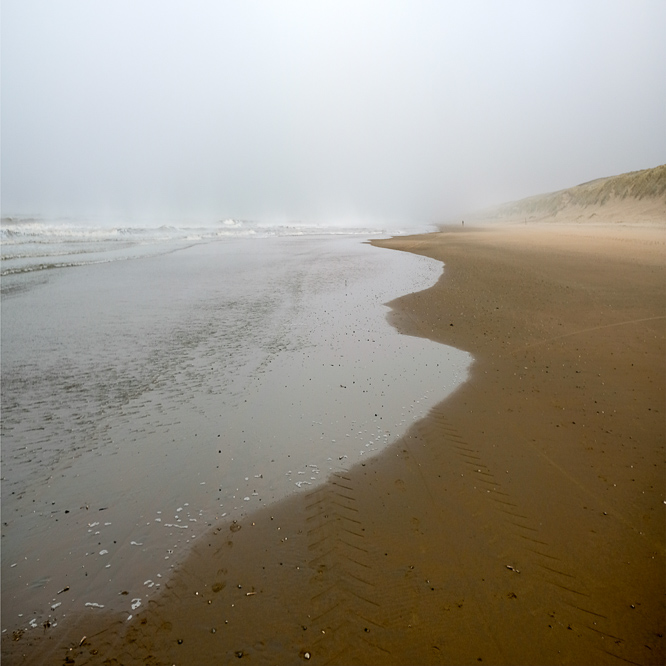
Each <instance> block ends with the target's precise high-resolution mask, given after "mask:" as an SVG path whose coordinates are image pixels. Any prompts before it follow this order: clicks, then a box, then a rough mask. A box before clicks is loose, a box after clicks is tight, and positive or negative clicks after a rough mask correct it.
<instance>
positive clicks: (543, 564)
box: [416, 408, 635, 663]
mask: <svg viewBox="0 0 666 666" xmlns="http://www.w3.org/2000/svg"><path fill="white" fill-rule="evenodd" d="M416 430H417V433H418V437H419V438H420V439H422V440H425V441H426V442H427V443H428V446H431V445H432V446H435V447H438V450H439V451H441V452H442V453H441V454H442V455H443V456H445V457H446V458H447V462H448V463H449V466H450V467H457V471H456V472H455V476H456V477H457V478H458V479H460V480H461V481H462V484H463V486H464V488H465V489H466V492H470V491H471V492H472V493H473V494H474V495H476V497H477V500H481V498H483V500H485V501H487V502H488V503H489V504H490V506H491V507H492V510H493V512H494V513H495V515H496V516H497V518H498V519H499V520H500V521H501V522H502V523H503V524H504V526H505V527H506V533H507V534H509V535H510V537H511V538H512V544H511V545H513V546H516V547H517V548H516V550H517V552H518V553H521V555H519V558H520V561H521V564H520V566H519V568H516V567H515V566H514V565H513V564H506V567H507V569H510V570H512V571H514V572H515V573H523V575H525V574H528V575H530V576H535V577H537V578H538V579H539V580H541V581H542V583H544V584H546V585H547V586H549V587H550V588H551V590H552V591H554V592H555V593H556V595H557V598H559V601H560V603H561V608H560V611H558V613H555V612H553V613H549V615H550V616H551V618H552V619H554V620H555V621H556V622H558V623H559V624H562V625H563V626H566V627H567V628H568V629H572V625H573V626H575V627H576V630H577V631H578V632H579V634H580V633H583V634H585V637H586V639H587V640H588V641H589V642H590V643H592V644H594V646H595V647H596V649H598V650H599V651H600V652H603V653H604V654H605V655H608V656H610V657H613V658H614V659H617V660H618V661H621V662H624V663H634V662H632V661H630V660H628V659H626V658H624V657H623V656H622V652H623V646H627V642H628V641H627V638H626V637H625V636H621V635H620V636H618V635H616V634H615V633H613V631H612V630H611V626H614V625H612V624H611V620H610V618H609V616H608V615H607V613H608V610H607V609H606V608H604V607H603V606H602V605H601V603H600V602H599V601H597V600H596V599H595V594H594V592H593V591H592V590H591V589H590V586H589V585H587V584H586V583H585V581H583V580H581V579H580V577H579V576H578V575H576V572H575V571H574V570H573V569H572V568H571V565H570V564H568V563H567V561H566V559H567V558H566V555H564V554H563V552H566V551H565V549H566V544H564V543H561V544H552V543H550V542H549V541H548V540H547V539H546V538H545V537H544V536H543V535H542V533H541V530H540V529H539V524H538V521H537V520H535V519H534V518H533V517H532V516H531V515H530V511H529V509H528V508H527V507H525V506H521V503H520V501H519V500H518V499H517V498H516V497H515V496H514V495H513V494H512V493H511V492H510V490H509V489H508V488H506V487H505V485H504V484H503V483H502V481H501V480H500V479H499V478H498V476H497V475H496V474H495V472H494V471H493V469H492V468H491V466H490V465H489V464H488V463H487V462H486V461H485V459H484V455H483V452H482V451H481V449H480V448H478V447H475V446H472V445H470V444H469V442H467V441H466V439H465V438H464V437H463V436H462V435H461V434H460V433H459V432H458V431H457V429H456V428H455V426H454V425H453V424H451V423H450V422H449V421H448V420H447V419H446V418H445V417H444V416H443V415H442V414H441V413H440V412H439V410H438V409H437V408H435V409H434V410H432V411H431V413H430V414H429V417H428V419H427V421H426V422H421V423H420V424H417V426H416ZM443 444H444V446H442V445H443ZM417 457H418V456H417ZM500 532H501V530H500ZM537 585H538V583H537ZM565 609H568V613H569V614H570V615H569V617H568V618H567V617H566V615H565V614H563V611H564V610H565ZM560 615H562V616H561V617H560ZM615 631H616V633H617V630H616V629H615ZM611 645H612V648H611V649H609V648H610V646H611ZM627 647H628V646H627ZM632 652H633V653H634V654H635V650H633V651H632Z"/></svg>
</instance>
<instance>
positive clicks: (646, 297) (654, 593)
mask: <svg viewBox="0 0 666 666" xmlns="http://www.w3.org/2000/svg"><path fill="white" fill-rule="evenodd" d="M609 229H611V228H610V227H608V228H604V229H595V230H592V229H589V228H585V229H583V230H581V231H580V232H577V231H575V230H572V229H571V228H566V229H564V228H557V229H556V228H551V227H548V228H540V229H533V228H531V227H529V226H528V227H527V228H510V227H488V228H484V229H483V230H479V229H477V228H474V227H471V226H470V227H466V228H465V229H464V230H461V229H458V228H455V229H451V230H450V231H442V232H438V233H434V234H427V235H420V236H415V237H399V238H394V239H387V240H381V241H372V244H373V245H375V246H379V247H383V248H392V249H398V250H402V251H409V252H414V253H417V254H424V255H426V256H429V257H432V258H435V259H440V260H442V261H444V262H445V268H444V273H443V275H442V277H441V278H440V279H439V281H438V283H437V284H436V285H434V286H433V287H431V288H430V289H427V290H425V291H422V292H418V293H415V294H409V295H406V296H403V297H400V298H398V299H396V300H394V301H393V302H392V303H390V306H391V308H392V312H391V315H390V321H391V323H392V324H393V325H394V326H395V327H396V328H397V329H398V330H399V331H400V332H402V333H404V334H406V335H416V336H420V337H428V338H429V339H432V340H435V341H437V342H442V343H445V344H448V345H451V346H454V347H457V348H460V349H464V350H465V351H468V352H470V353H472V354H473V356H474V358H475V361H474V363H473V366H472V368H471V369H470V377H469V380H468V381H467V382H466V383H465V384H464V385H463V386H461V387H460V388H458V390H457V391H456V392H455V393H454V394H453V395H451V396H450V397H449V398H448V399H447V400H446V401H444V402H443V403H440V404H439V405H437V406H436V407H435V408H433V409H432V410H431V412H430V414H429V416H428V417H426V418H425V419H424V420H422V421H419V422H418V423H416V424H415V425H414V426H412V427H411V428H410V430H409V431H408V432H407V434H406V435H405V436H404V437H402V438H401V439H400V440H399V441H398V442H396V443H395V444H393V445H391V446H390V447H389V448H388V449H386V450H385V451H384V452H383V453H381V454H380V455H378V456H377V457H375V458H372V459H370V460H368V461H367V462H365V463H361V464H359V465H356V466H355V467H354V468H352V469H351V470H349V472H341V473H337V474H334V475H333V476H332V477H331V478H330V480H329V481H328V482H327V483H326V484H325V485H323V486H320V487H319V488H317V489H315V490H314V491H313V492H311V493H308V494H307V495H304V496H301V495H299V496H293V497H290V498H287V499H286V500H283V501H281V502H279V503H278V504H275V505H272V506H270V507H266V508H265V509H263V510H261V511H259V512H257V513H255V514H252V515H251V516H248V517H247V518H244V519H243V520H242V521H239V522H238V523H231V524H230V525H221V526H220V527H217V528H215V529H214V530H213V531H212V532H210V533H209V534H208V535H206V536H205V537H202V542H201V543H200V544H199V545H198V546H196V547H195V548H194V551H193V553H192V555H191V556H190V557H189V558H188V560H187V561H186V562H185V563H184V564H183V565H182V566H181V567H180V568H179V570H178V571H177V572H176V574H175V576H174V577H173V579H172V580H171V581H170V582H169V584H168V585H166V586H165V588H166V589H165V591H164V592H163V594H162V595H161V596H160V597H159V598H157V599H155V600H151V603H150V604H149V607H148V608H147V609H146V611H144V612H143V613H141V614H139V615H137V617H136V618H135V619H134V620H133V621H132V622H129V623H125V622H121V621H120V620H118V621H116V622H112V623H110V622H109V619H108V618H104V621H103V623H102V624H99V625H97V626H95V624H94V622H93V618H91V617H88V618H87V619H85V620H83V621H82V624H80V625H76V626H75V627H71V629H70V630H69V633H68V635H64V636H61V637H60V639H59V640H58V644H57V645H55V644H49V643H48V639H46V640H43V641H41V647H39V648H38V651H39V653H40V659H42V660H43V659H44V657H45V656H48V657H50V658H51V661H53V658H54V657H56V658H58V657H59V658H64V657H65V656H67V655H70V656H71V658H74V659H75V660H76V663H79V661H80V660H81V663H103V662H104V660H105V659H116V660H117V661H118V663H123V662H125V661H129V662H131V663H172V662H173V661H174V660H177V661H178V662H180V663H195V662H196V663H219V662H220V661H230V660H231V659H233V658H234V657H236V658H249V659H250V660H251V661H252V662H253V663H271V662H272V663H294V662H295V661H298V660H299V658H300V659H304V660H309V661H311V662H312V663H337V662H345V663H407V662H410V661H411V662H415V661H416V662H419V663H507V664H508V663H528V662H529V663H583V662H585V663H609V664H613V663H619V662H622V661H624V662H627V661H629V662H633V663H661V662H663V660H664V645H663V633H664V630H665V627H664V610H665V609H664V592H665V591H666V590H665V589H664V588H665V586H664V570H665V569H664V531H663V525H664V518H665V516H664V508H665V507H664V500H665V499H666V493H665V490H666V489H665V488H664V471H665V470H664V439H665V437H664V435H665V432H664V430H665V426H664V417H663V408H664V395H665V393H664V384H665V382H664V372H663V359H664V357H665V354H666V347H665V340H664V322H665V321H666V312H665V308H664V299H663V287H664V278H665V261H664V248H665V246H666V238H665V234H664V231H663V227H662V228H659V229H648V230H642V229H633V228H632V229H629V230H628V231H627V232H626V234H625V233H620V234H619V237H617V238H615V237H610V236H609V233H608V231H609ZM617 235H618V234H613V236H617ZM123 619H124V618H123ZM100 621H101V620H100ZM86 623H87V624H86ZM84 634H85V636H86V637H87V638H86V640H84V641H82V644H81V645H79V646H78V647H76V646H77V645H78V643H79V641H80V639H81V636H82V635H84ZM5 640H7V639H5ZM70 646H72V647H73V649H72V650H71V651H68V648H69V647H70ZM20 647H21V644H20V642H19V643H16V648H17V649H18V650H20ZM36 647H37V646H36ZM63 650H67V651H63ZM3 652H5V646H4V645H3ZM13 654H14V657H18V653H17V652H13ZM7 656H8V655H7ZM36 656H37V655H36V653H35V654H34V656H33V658H36ZM84 660H85V662H84ZM11 663H31V661H30V660H27V661H25V662H22V661H20V660H18V659H16V658H15V659H14V660H13V661H12V662H11ZM111 663H113V662H111Z"/></svg>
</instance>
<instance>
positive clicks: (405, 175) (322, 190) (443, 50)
mask: <svg viewBox="0 0 666 666" xmlns="http://www.w3.org/2000/svg"><path fill="white" fill-rule="evenodd" d="M664 26H666V2H663V1H662V0H652V1H648V0H632V1H629V0H627V1H617V0H590V1H586V2H579V1H578V0H575V1H573V2H571V1H568V0H565V1H562V0H557V1H552V2H533V1H532V0H528V1H524V2H515V1H505V2H494V1H484V2H479V1H466V2H459V3H452V2H439V1H434V2H426V1H419V0H416V1H404V2H384V1H381V0H377V1H374V2H371V1H366V2H363V1H351V2H346V1H341V0H335V1H331V2H323V1H322V2H306V1H302V2H292V1H281V2H268V1H266V2H256V1H251V0H250V1H247V2H230V1H229V2H226V1H220V2H216V1H213V0H211V1H210V2H203V1H197V0H194V1H189V2H180V1H168V0H144V1H141V0H138V1H137V0H114V1H113V2H87V1H84V0H59V1H58V2H52V1H50V0H44V1H36V0H3V2H2V213H3V215H6V214H21V213H23V214H42V215H56V214H57V215H63V214H66V215H85V214H104V215H112V216H114V215H118V216H122V217H124V218H127V217H136V218H161V217H165V218H186V217H188V216H191V217H196V218H212V219H220V218H224V217H236V218H255V219H256V218H260V219H266V218H271V219H302V220H310V221H316V220H322V221H326V222H333V221H336V220H340V221H342V222H350V221H351V222H354V221H355V220H364V221H365V222H367V221H370V220H378V221H379V220H382V219H387V218H388V219H398V220H402V219H413V220H427V221H438V220H442V219H446V218H449V217H451V216H453V215H457V214H459V213H462V212H464V211H469V210H473V209H478V208H481V207H484V206H487V205H490V204H493V203H499V202H502V201H507V200H514V199H518V198H521V197H525V196H529V195H532V194H538V193H541V192H547V191H553V190H557V189H561V188H564V187H569V186H572V185H575V184H577V183H580V182H584V181H587V180H590V179H594V178H598V177H602V176H608V175H614V174H618V173H623V172H626V171H632V170H637V169H643V168H648V167H653V166H656V165H658V164H661V163H663V162H666V130H665V129H664V127H665V126H664V119H665V118H666V40H664V38H663V33H664Z"/></svg>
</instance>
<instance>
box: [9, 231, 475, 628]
mask: <svg viewBox="0 0 666 666" xmlns="http://www.w3.org/2000/svg"><path fill="white" fill-rule="evenodd" d="M440 273H441V264H440V263H438V262H435V261H432V260H430V259H426V258H423V257H419V256H416V255H411V254H406V253H398V252H390V251H383V250H379V249H377V248H372V247H370V246H368V245H366V244H363V243H361V242H360V241H359V240H358V239H355V238H335V237H324V238H317V237H301V238H293V237H292V238H289V237H286V238H263V239H254V240H244V239H233V240H223V241H211V242H206V243H201V244H198V245H194V246H191V247H188V248H186V249H182V250H180V251H177V252H171V253H169V254H163V255H161V256H145V257H143V258H140V259H134V260H128V261H116V262H111V263H102V264H96V265H87V266H78V267H74V268H64V269H54V270H49V271H40V272H39V274H38V275H37V276H36V275H35V273H26V274H24V275H12V276H11V277H12V280H14V285H13V286H14V287H15V288H13V289H12V290H11V291H10V292H6V293H5V295H4V296H3V301H2V410H3V418H2V470H3V479H2V508H3V512H2V520H3V528H2V590H3V594H2V611H3V613H2V623H3V631H5V630H10V631H11V630H14V629H17V628H23V629H25V628H28V627H30V626H33V627H35V626H39V625H40V624H41V623H43V622H44V621H45V620H46V619H47V618H49V619H50V621H51V622H52V623H57V622H58V621H59V620H62V618H64V617H66V615H67V614H68V613H72V612H75V611H81V610H85V609H86V608H87V609H89V611H90V612H96V609H97V608H98V607H104V608H106V609H114V610H124V611H126V612H127V615H128V616H129V615H131V614H133V613H134V612H136V611H137V610H138V609H139V608H140V607H141V605H142V604H145V603H146V600H147V598H148V597H149V596H150V595H151V594H154V593H155V591H156V590H158V589H159V587H160V585H162V584H163V583H164V581H165V579H166V578H167V577H168V575H169V571H170V569H171V568H172V567H173V566H174V565H175V564H177V563H178V562H179V561H180V560H181V559H182V556H183V555H184V553H185V552H186V551H187V548H188V545H189V544H191V543H192V542H193V540H195V539H197V538H199V537H200V536H201V535H202V534H203V533H204V532H205V531H206V530H207V529H208V527H209V526H210V525H213V524H215V522H216V521H223V520H232V519H235V518H238V517H240V516H242V515H245V514H247V513H249V512H251V511H252V510H254V509H256V508H258V507H260V506H263V505H265V504H267V503H270V502H273V501H275V500H277V499H280V498H282V497H284V496H286V495H287V494H289V493H291V492H304V491H306V490H307V489H310V488H311V487H312V486H313V485H315V484H317V483H319V482H323V481H324V480H325V479H326V476H327V475H328V474H329V473H330V472H331V471H332V470H339V469H345V468H348V467H349V466H351V465H352V464H354V463H355V462H357V461H359V460H361V459H362V458H363V456H368V455H371V454H373V453H376V452H377V451H380V450H381V449H382V448H383V447H384V446H386V445H387V444H388V443H390V442H391V441H394V440H395V439H396V438H397V437H398V436H399V435H400V434H402V433H403V432H404V431H405V430H406V428H407V426H408V425H409V424H410V423H411V422H412V421H413V420H414V419H417V418H420V417H421V416H423V415H424V414H425V413H426V412H427V411H428V409H429V408H430V407H432V406H433V405H434V404H436V403H437V402H439V401H441V400H442V399H443V398H444V397H445V396H446V394H447V392H450V391H451V390H453V389H454V388H455V387H456V386H457V385H458V384H459V383H460V382H462V381H464V380H465V378H466V376H467V368H468V366H469V363H470V360H471V359H470V357H469V355H468V354H466V353H464V352H460V351H457V350H453V349H451V348H447V347H444V346H442V345H437V344H435V343H433V342H430V341H428V340H424V339H421V338H411V337H407V336H400V335H398V334H397V333H396V332H395V331H394V329H393V328H392V327H391V326H389V325H388V323H387V322H386V317H385V315H386V313H387V311H388V310H387V308H386V307H385V306H384V305H383V304H384V303H386V302H387V301H389V300H391V299H393V298H395V297H397V296H399V295H401V294H404V293H408V292H412V291H418V290H420V289H423V288H426V287H428V286H430V285H432V284H433V283H434V282H435V281H436V279H437V278H438V277H439V275H440ZM21 280H23V282H21ZM63 590H64V591H63Z"/></svg>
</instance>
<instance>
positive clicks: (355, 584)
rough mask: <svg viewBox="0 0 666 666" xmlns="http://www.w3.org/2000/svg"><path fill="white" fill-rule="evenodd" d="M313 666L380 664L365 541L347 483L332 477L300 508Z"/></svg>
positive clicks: (379, 622)
mask: <svg viewBox="0 0 666 666" xmlns="http://www.w3.org/2000/svg"><path fill="white" fill-rule="evenodd" d="M306 512H307V517H306V527H307V540H308V553H309V558H310V559H309V561H308V566H309V567H310V570H311V573H312V576H311V580H310V584H311V588H312V591H313V595H312V597H311V602H312V608H313V615H312V619H311V620H310V622H311V628H312V629H313V630H314V632H315V634H316V636H317V638H316V640H315V641H314V642H313V644H312V656H313V657H314V658H315V660H316V663H324V664H328V663H342V662H345V661H354V660H355V658H356V660H358V658H359V657H362V659H365V660H369V661H370V662H373V661H378V662H381V661H386V660H387V659H388V658H389V657H390V655H391V652H390V651H389V650H387V649H386V625H385V622H384V618H383V617H382V605H381V604H380V600H379V599H378V598H377V591H378V590H377V586H378V581H377V580H376V573H375V571H374V568H373V566H372V564H371V563H372V560H373V552H372V551H373V548H372V546H371V545H370V544H369V540H367V539H366V537H365V534H364V532H365V529H364V527H363V522H362V519H361V516H360V512H359V509H358V507H357V506H356V499H355V496H354V488H353V486H352V480H351V479H350V478H349V477H348V476H346V475H344V474H343V473H338V474H334V475H333V476H332V477H331V479H330V480H329V483H328V484H326V485H325V486H323V487H321V488H318V489H316V490H314V491H313V492H312V493H310V495H309V496H308V504H307V506H306Z"/></svg>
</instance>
